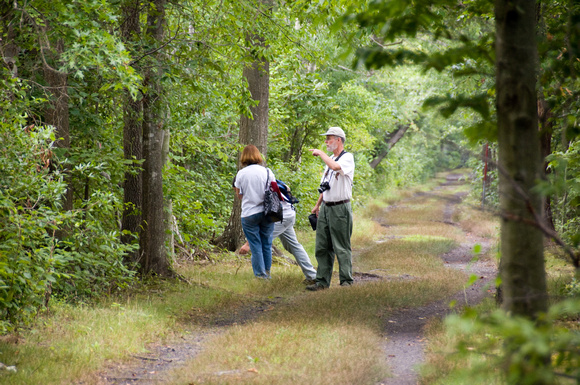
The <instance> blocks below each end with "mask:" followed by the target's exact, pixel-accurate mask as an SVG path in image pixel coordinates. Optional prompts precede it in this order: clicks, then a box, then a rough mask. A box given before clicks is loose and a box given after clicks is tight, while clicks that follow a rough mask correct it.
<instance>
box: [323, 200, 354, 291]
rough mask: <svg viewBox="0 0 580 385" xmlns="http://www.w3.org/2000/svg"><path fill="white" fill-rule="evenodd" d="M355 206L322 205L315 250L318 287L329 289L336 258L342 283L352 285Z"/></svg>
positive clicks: (348, 203)
mask: <svg viewBox="0 0 580 385" xmlns="http://www.w3.org/2000/svg"><path fill="white" fill-rule="evenodd" d="M351 235H352V207H351V204H350V202H347V203H343V204H339V205H335V206H327V205H326V204H324V203H323V204H322V205H321V206H320V212H319V213H318V223H317V224H316V249H315V255H316V260H317V261H318V268H317V270H316V284H317V285H322V286H325V287H329V286H330V280H331V278H332V268H333V266H334V256H335V255H336V259H337V260H338V274H339V278H340V283H341V284H352V283H353V279H352V250H351V248H350V236H351Z"/></svg>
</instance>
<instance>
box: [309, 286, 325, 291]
mask: <svg viewBox="0 0 580 385" xmlns="http://www.w3.org/2000/svg"><path fill="white" fill-rule="evenodd" d="M324 289H327V287H326V286H322V285H317V284H314V285H308V286H306V290H309V291H318V290H324Z"/></svg>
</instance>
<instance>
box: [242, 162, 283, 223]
mask: <svg viewBox="0 0 580 385" xmlns="http://www.w3.org/2000/svg"><path fill="white" fill-rule="evenodd" d="M267 170H269V169H267V168H266V167H263V166H261V165H258V164H251V165H249V166H246V167H244V168H243V169H241V170H240V171H238V173H237V175H236V181H235V182H234V186H235V187H236V188H238V189H239V190H240V194H242V214H241V216H242V218H245V217H249V216H250V215H254V214H258V213H260V212H264V191H265V190H266V182H267V181H269V182H271V181H275V180H276V176H275V175H274V173H273V172H272V170H269V172H268V171H267ZM268 174H269V175H268Z"/></svg>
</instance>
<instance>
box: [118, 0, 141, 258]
mask: <svg viewBox="0 0 580 385" xmlns="http://www.w3.org/2000/svg"><path fill="white" fill-rule="evenodd" d="M139 5H140V1H139V0H129V1H127V2H126V3H125V4H124V5H123V10H122V11H123V23H122V36H123V41H124V42H125V44H126V45H127V46H128V47H131V46H133V45H134V43H135V42H136V41H137V40H138V38H139V35H140V33H141V26H140V24H139V16H140V10H139ZM142 116H143V105H142V100H141V99H139V100H135V99H133V97H132V96H131V95H130V93H129V92H128V91H126V92H125V104H124V106H123V122H124V126H123V153H124V157H125V159H126V160H129V161H133V162H135V161H141V160H142V159H143V129H142ZM142 203H143V173H142V170H141V165H140V164H137V163H133V164H132V165H131V166H129V168H128V169H127V171H126V172H125V176H124V181H123V204H124V205H123V207H124V209H123V218H122V224H121V228H122V230H123V233H122V235H121V240H122V242H123V243H125V244H132V243H134V242H136V240H135V238H134V236H135V235H137V239H139V238H140V236H141V227H142V216H141V213H142ZM139 256H140V251H139V249H137V250H135V251H134V252H133V253H131V254H130V255H127V257H126V262H128V263H137V262H138V261H139V259H140V258H139Z"/></svg>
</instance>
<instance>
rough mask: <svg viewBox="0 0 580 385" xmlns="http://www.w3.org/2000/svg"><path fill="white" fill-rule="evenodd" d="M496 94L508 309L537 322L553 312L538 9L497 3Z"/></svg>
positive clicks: (522, 1) (521, 1)
mask: <svg viewBox="0 0 580 385" xmlns="http://www.w3.org/2000/svg"><path fill="white" fill-rule="evenodd" d="M495 13H496V35H497V41H496V88H497V99H496V106H497V118H498V145H499V167H500V170H499V171H500V209H501V212H502V222H501V258H502V263H501V271H500V275H501V279H502V285H503V307H504V308H505V309H506V310H507V311H509V312H510V313H511V314H513V315H521V316H525V317H529V318H532V319H535V318H536V317H537V316H538V314H539V313H540V312H543V311H545V310H546V308H547V292H546V274H545V268H544V243H543V239H544V236H543V234H542V232H541V231H540V229H539V228H538V226H537V221H538V220H541V212H542V197H541V196H540V195H539V194H538V193H536V192H535V191H534V190H533V187H534V185H535V182H536V181H537V180H539V179H540V178H541V175H542V160H541V156H540V139H539V133H538V116H537V104H536V89H535V85H536V69H537V49H536V31H535V25H536V23H535V3H534V2H532V1H527V0H515V1H507V0H496V3H495Z"/></svg>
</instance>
